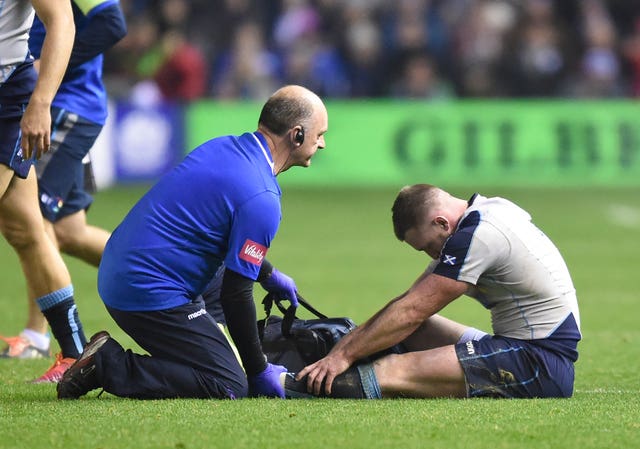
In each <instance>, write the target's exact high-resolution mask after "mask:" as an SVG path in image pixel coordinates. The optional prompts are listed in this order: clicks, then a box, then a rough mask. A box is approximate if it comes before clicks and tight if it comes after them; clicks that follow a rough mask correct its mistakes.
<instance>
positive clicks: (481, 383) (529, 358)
mask: <svg viewBox="0 0 640 449" xmlns="http://www.w3.org/2000/svg"><path fill="white" fill-rule="evenodd" d="M455 349H456V354H457V356H458V360H459V361H460V365H462V369H463V371H464V376H465V381H466V384H467V396H468V397H502V398H557V397H570V396H571V395H572V394H573V381H574V366H573V362H571V361H570V360H568V359H567V358H565V357H562V356H560V355H558V354H555V353H553V352H551V351H549V350H547V349H545V348H541V347H540V346H536V345H534V344H531V343H529V342H527V341H526V340H518V339H514V338H507V337H501V336H495V335H494V336H491V335H487V336H486V337H484V338H482V339H480V340H476V341H469V342H466V343H459V344H457V345H455Z"/></svg>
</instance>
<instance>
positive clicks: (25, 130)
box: [20, 98, 51, 160]
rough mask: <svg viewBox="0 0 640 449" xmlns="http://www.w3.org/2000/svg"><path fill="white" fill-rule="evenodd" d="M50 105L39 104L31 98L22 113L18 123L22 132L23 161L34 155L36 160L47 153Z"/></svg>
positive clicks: (49, 133) (49, 142)
mask: <svg viewBox="0 0 640 449" xmlns="http://www.w3.org/2000/svg"><path fill="white" fill-rule="evenodd" d="M50 106H51V105H50V104H48V103H43V102H39V101H37V100H34V99H33V98H32V101H30V102H29V104H28V105H27V109H26V110H25V111H24V115H23V116H22V120H21V121H20V129H21V131H22V140H21V142H20V145H21V148H22V157H23V159H25V160H27V159H31V158H32V157H33V155H35V157H36V159H40V157H41V156H42V155H43V154H44V153H46V152H47V151H49V145H50V144H51V140H50V138H51V111H50V109H49V108H50Z"/></svg>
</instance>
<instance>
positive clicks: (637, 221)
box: [608, 204, 640, 228]
mask: <svg viewBox="0 0 640 449" xmlns="http://www.w3.org/2000/svg"><path fill="white" fill-rule="evenodd" d="M608 209H609V219H610V220H611V221H612V222H613V223H615V224H617V225H620V226H624V227H627V228H640V209H639V208H637V207H632V206H627V205H626V204H611V205H609V208H608Z"/></svg>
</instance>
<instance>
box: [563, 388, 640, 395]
mask: <svg viewBox="0 0 640 449" xmlns="http://www.w3.org/2000/svg"><path fill="white" fill-rule="evenodd" d="M575 392H576V393H580V394H640V390H607V389H605V388H596V389H595V390H576V391H575Z"/></svg>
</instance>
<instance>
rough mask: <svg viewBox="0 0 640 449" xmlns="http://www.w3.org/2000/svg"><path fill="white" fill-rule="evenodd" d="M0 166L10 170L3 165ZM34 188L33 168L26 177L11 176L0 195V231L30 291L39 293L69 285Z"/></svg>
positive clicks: (65, 269) (68, 277) (69, 281)
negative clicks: (16, 256) (46, 229)
mask: <svg viewBox="0 0 640 449" xmlns="http://www.w3.org/2000/svg"><path fill="white" fill-rule="evenodd" d="M0 170H2V171H3V172H7V171H8V172H10V173H11V174H12V173H13V172H12V171H11V170H9V169H8V168H7V167H5V166H0ZM3 178H4V176H3ZM37 192H38V185H37V182H36V176H35V171H34V170H33V168H32V169H31V171H30V172H29V176H28V177H27V179H20V178H18V177H17V176H12V179H11V180H10V182H9V184H8V186H7V188H6V191H5V192H4V194H3V195H2V198H0V231H2V235H3V236H4V237H5V239H6V240H7V242H8V243H9V244H10V245H11V246H12V247H13V248H14V249H15V251H16V254H17V255H18V258H19V259H20V265H21V266H22V271H23V273H24V275H25V279H26V281H27V285H28V289H29V291H30V293H32V294H33V295H35V297H40V296H44V295H46V294H47V293H50V292H52V291H55V290H59V289H61V288H64V287H66V286H68V285H69V284H71V277H70V275H69V271H68V270H67V267H66V265H65V264H64V261H63V260H62V258H61V257H60V254H59V253H58V251H57V249H56V247H55V246H54V244H53V242H52V241H51V240H50V239H49V237H48V236H47V234H46V233H45V228H44V221H43V219H42V215H41V214H40V208H39V206H38V202H37V195H38V193H37Z"/></svg>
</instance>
